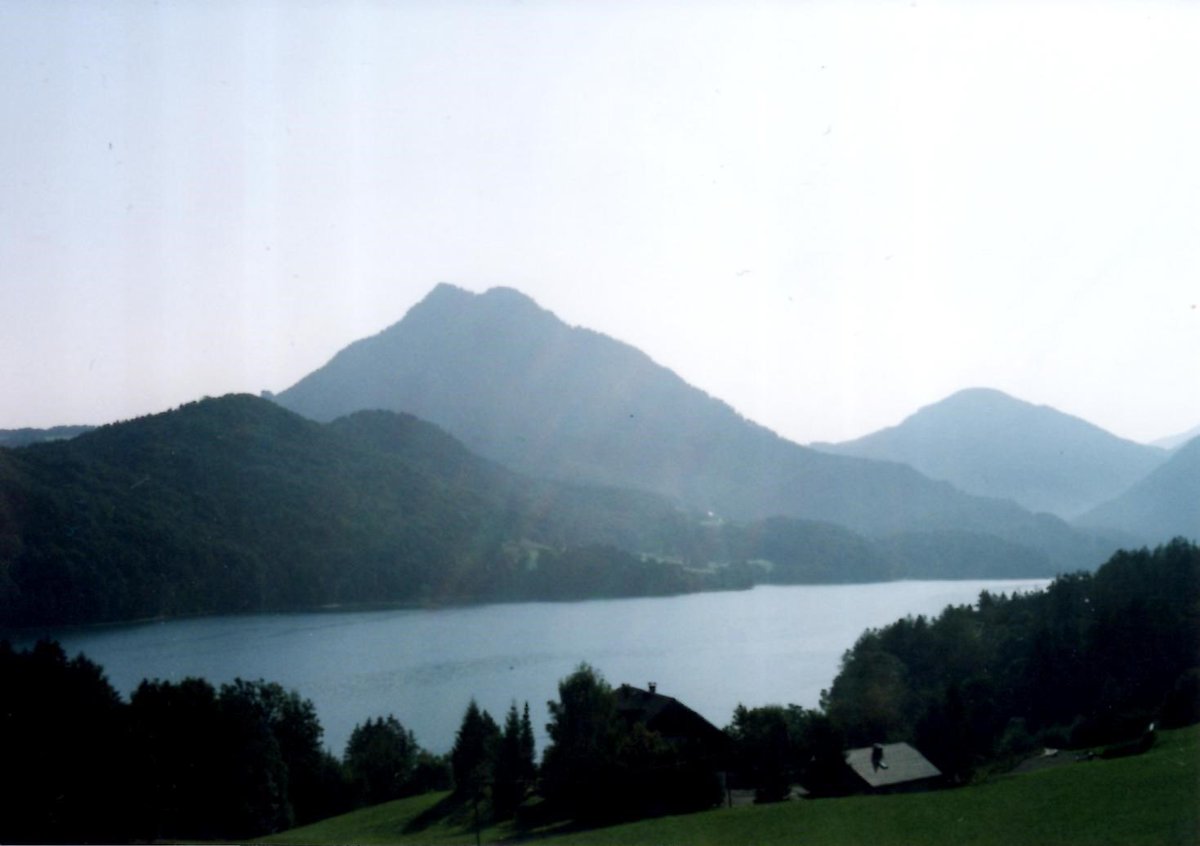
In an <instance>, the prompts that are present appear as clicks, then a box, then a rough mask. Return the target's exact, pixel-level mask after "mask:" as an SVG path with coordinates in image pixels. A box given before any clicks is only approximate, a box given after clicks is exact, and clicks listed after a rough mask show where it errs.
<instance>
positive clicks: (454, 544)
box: [0, 396, 1056, 629]
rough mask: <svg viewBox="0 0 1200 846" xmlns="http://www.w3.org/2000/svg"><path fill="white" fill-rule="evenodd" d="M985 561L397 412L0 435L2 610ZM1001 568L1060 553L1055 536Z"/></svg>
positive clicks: (1037, 564) (588, 590) (45, 620)
mask: <svg viewBox="0 0 1200 846" xmlns="http://www.w3.org/2000/svg"><path fill="white" fill-rule="evenodd" d="M935 534H936V533H935ZM930 543H933V544H936V537H934V538H932V540H931V541H930ZM983 545H984V548H985V550H986V549H988V548H994V547H995V542H994V539H992V542H991V543H988V542H986V541H985V542H984V544H983ZM979 560H980V559H979V550H978V549H976V550H972V551H971V553H970V554H969V555H965V556H964V555H962V554H960V553H959V552H956V551H954V550H951V552H950V554H949V555H947V554H945V553H935V554H934V555H932V556H931V555H928V554H924V553H923V554H922V555H921V556H919V557H914V556H908V557H898V556H895V555H893V554H892V553H891V551H890V549H889V548H887V547H885V546H883V545H881V544H880V543H879V542H877V541H874V540H872V539H870V538H866V537H863V536H861V535H859V534H856V533H854V532H852V531H850V530H848V529H845V528H842V527H838V526H832V525H830V524H828V523H820V522H816V521H806V520H796V519H792V518H773V519H771V520H766V521H760V522H755V523H749V524H744V525H743V524H737V523H732V522H728V521H717V520H712V519H709V518H707V517H706V516H702V515H698V514H695V513H689V512H687V511H684V510H681V509H680V508H678V507H676V506H675V505H674V504H672V503H671V502H670V501H668V500H666V499H664V498H663V497H661V496H658V495H655V494H651V493H647V492H644V491H632V490H624V489H619V488H612V487H596V486H586V485H581V484H577V483H568V482H555V481H549V480H538V479H532V478H529V477H526V476H522V475H520V474H517V473H515V472H514V471H511V470H508V469H507V468H504V467H502V466H500V465H498V464H496V463H494V462H491V461H488V460H486V459H484V458H481V457H479V456H477V455H474V454H473V453H471V452H469V451H468V450H467V449H466V448H465V447H464V446H463V445H462V443H460V442H459V441H457V440H456V439H454V438H453V437H451V436H450V435H448V434H447V433H446V432H444V431H442V430H440V429H438V428H437V427H435V426H433V425H432V424H430V423H427V422H425V421H423V420H419V419H417V418H415V417H413V416H411V415H404V414H395V413H392V412H385V411H364V412H356V413H355V414H352V415H349V416H347V417H344V418H340V419H338V420H335V421H333V422H332V423H330V424H318V423H315V422H313V421H309V420H306V419H304V418H302V417H300V416H299V415H296V414H294V413H292V412H289V411H286V410H284V409H281V408H279V407H278V406H276V405H274V404H272V403H269V402H267V401H265V400H262V399H259V398H256V397H249V396H228V397H222V398H220V399H215V400H203V401H201V402H197V403H191V404H189V405H186V406H183V407H181V408H179V409H176V410H175V411H171V412H166V413H164V414H158V415H153V416H149V417H144V418H141V419H138V420H131V421H128V422H125V423H118V424H114V425H111V426H105V427H102V428H100V429H98V430H95V431H93V432H91V433H88V434H85V435H81V436H80V437H78V438H76V439H74V440H71V441H63V442H56V443H44V444H38V445H33V446H29V447H25V448H22V449H2V448H0V629H3V628H6V627H9V626H24V625H61V624H67V623H84V622H101V621H116V620H127V619H134V618H141V617H157V616H177V615H181V614H206V613H229V612H251V611H263V610H285V609H296V608H309V607H313V606H318V605H328V604H338V603H373V602H430V601H433V602H441V601H472V600H474V601H479V600H487V601H496V600H505V599H581V598H592V597H600V596H637V595H659V594H665V593H677V592H681V591H691V590H702V589H719V588H730V587H749V586H751V585H752V584H754V583H756V582H771V583H785V584H790V583H829V582H855V581H880V580H886V579H889V578H896V577H919V576H920V575H921V574H923V573H927V572H935V571H936V572H942V573H944V574H946V575H949V576H951V577H954V576H955V575H958V576H971V575H975V574H976V573H977V572H978V571H979ZM1004 566H1005V569H1004V570H1003V572H1004V573H1008V572H1013V573H1015V575H1019V576H1048V575H1053V574H1054V572H1056V570H1055V569H1054V567H1053V566H1052V565H1051V563H1050V561H1049V560H1048V559H1047V557H1046V556H1040V557H1039V556H1036V555H1035V556H1029V555H1014V556H1006V559H1005V564H1004ZM931 568H932V569H931Z"/></svg>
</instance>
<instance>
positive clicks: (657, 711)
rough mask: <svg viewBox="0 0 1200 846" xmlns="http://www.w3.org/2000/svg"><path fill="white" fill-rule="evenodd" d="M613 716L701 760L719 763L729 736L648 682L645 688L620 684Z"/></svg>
mask: <svg viewBox="0 0 1200 846" xmlns="http://www.w3.org/2000/svg"><path fill="white" fill-rule="evenodd" d="M616 694H617V713H618V714H619V715H620V716H621V717H622V718H623V719H624V720H626V721H627V722H628V723H630V724H633V723H641V724H642V725H644V726H645V727H646V728H647V729H649V730H650V731H653V732H657V733H658V734H660V735H662V737H663V739H664V740H666V741H667V742H668V743H670V744H671V745H672V746H676V747H687V748H689V749H691V750H694V752H696V753H697V754H699V755H700V756H702V757H704V758H708V759H710V760H713V761H714V762H723V761H724V760H725V759H726V757H727V754H728V752H729V737H728V736H727V735H726V734H725V732H723V731H721V730H720V729H719V728H717V727H716V726H714V725H713V724H712V723H710V722H709V721H708V720H706V719H704V717H702V716H700V715H699V714H697V713H696V712H695V711H693V710H692V709H691V708H689V707H687V706H686V705H684V704H683V703H682V702H680V701H679V700H678V699H675V698H673V697H670V696H664V695H663V694H661V693H659V692H658V686H657V685H656V684H655V683H654V682H651V683H650V685H649V689H647V690H642V689H641V688H637V687H633V686H632V685H628V684H623V685H621V686H620V687H618V688H617V690H616Z"/></svg>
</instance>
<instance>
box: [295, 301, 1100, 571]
mask: <svg viewBox="0 0 1200 846" xmlns="http://www.w3.org/2000/svg"><path fill="white" fill-rule="evenodd" d="M275 399H276V401H278V402H279V403H281V404H282V405H284V406H285V407H287V408H291V409H293V410H295V411H298V412H299V413H301V414H304V415H306V416H308V417H311V418H313V419H316V420H332V419H334V418H336V417H338V416H341V415H344V414H347V413H350V412H352V411H355V410H358V409H371V408H382V409H391V410H396V411H406V412H410V413H412V414H415V415H417V416H418V417H421V418H423V419H427V420H430V421H432V422H434V423H435V424H437V425H439V426H442V427H444V428H445V429H446V430H448V431H449V432H451V433H452V434H453V435H455V436H456V437H458V438H460V439H462V440H463V441H464V442H465V443H466V445H467V446H468V447H470V448H471V449H472V450H474V451H476V452H478V453H480V454H482V455H485V456H487V457H489V458H491V459H493V460H495V461H498V462H500V463H502V464H504V465H506V466H509V467H512V468H514V469H516V470H519V471H521V472H524V473H527V474H530V475H534V476H541V477H551V478H556V479H569V480H577V481H582V482H587V483H592V484H595V483H600V484H607V485H614V486H619V487H635V488H641V489H644V490H648V491H653V492H655V493H659V494H663V495H666V496H669V497H672V498H674V499H676V500H677V501H679V502H681V503H684V504H686V505H688V506H690V507H695V508H699V509H702V510H712V511H714V512H717V513H718V514H720V515H723V516H725V517H730V518H733V519H739V520H755V519H761V518H765V517H769V516H773V515H786V516H791V517H797V518H804V519H811V520H820V521H827V522H832V523H837V524H840V525H843V526H847V527H850V528H853V529H855V530H858V531H867V532H875V533H886V532H891V531H906V530H919V531H939V530H945V529H955V530H963V531H972V532H979V533H983V534H988V533H990V534H996V535H999V536H1002V537H1005V538H1007V539H1009V540H1011V541H1014V542H1018V543H1022V544H1025V545H1031V546H1037V547H1038V548H1041V549H1043V550H1053V554H1054V555H1055V556H1064V557H1063V558H1062V559H1060V560H1062V564H1063V567H1064V568H1067V569H1072V568H1075V567H1080V566H1094V565H1095V564H1097V563H1099V561H1102V560H1103V558H1104V557H1105V555H1106V553H1107V552H1108V551H1110V550H1098V549H1096V548H1088V549H1086V551H1081V550H1084V548H1085V547H1088V542H1087V541H1086V539H1083V538H1081V537H1080V536H1078V535H1076V534H1074V533H1073V532H1072V531H1071V530H1070V529H1069V528H1068V527H1067V526H1066V525H1065V524H1062V523H1061V522H1055V521H1046V520H1041V519H1035V518H1034V517H1033V516H1032V515H1030V514H1029V513H1027V512H1025V511H1023V510H1022V509H1020V508H1018V507H1016V506H1014V505H1011V504H1006V503H1002V502H999V501H994V500H988V499H983V498H979V497H972V496H968V495H966V494H963V493H962V492H961V491H959V490H956V489H955V488H954V487H952V486H951V485H949V484H946V483H942V482H935V481H932V480H930V479H928V478H926V477H924V476H922V475H921V474H919V473H917V472H916V471H914V470H913V469H911V468H910V467H907V466H903V465H900V464H895V463H884V462H878V461H868V460H862V459H857V458H851V457H845V456H838V455H830V454H826V453H822V452H818V451H816V450H812V449H808V448H805V447H801V446H799V445H797V444H794V443H792V442H789V441H786V440H784V439H782V438H780V437H778V436H777V435H775V434H773V433H772V432H770V431H768V430H767V429H765V428H763V427H761V426H759V425H757V424H755V423H752V422H751V421H748V420H746V419H744V418H742V417H741V416H739V415H738V414H737V413H736V412H735V411H734V410H733V409H732V408H730V407H729V406H728V405H726V404H725V403H723V402H721V401H719V400H717V399H714V398H712V397H710V396H708V395H707V394H705V393H704V392H702V391H700V390H698V389H696V388H694V387H692V386H690V385H688V384H687V383H686V382H684V381H683V380H682V379H680V378H679V377H678V376H677V375H676V374H675V373H673V372H671V371H670V370H668V369H666V368H664V367H661V366H660V365H657V364H655V363H654V362H653V361H652V360H651V359H650V358H649V357H648V356H646V355H645V354H644V353H642V352H640V351H638V350H636V349H634V348H633V347H630V346H628V345H626V344H623V343H620V342H618V341H615V340H613V339H611V338H608V337H606V336H604V335H601V334H598V333H596V332H592V331H589V330H586V329H580V328H572V327H570V326H568V325H566V324H564V323H563V322H562V321H560V320H559V319H558V318H557V317H555V316H554V315H553V314H551V313H550V312H548V311H545V310H543V309H541V308H540V307H539V306H538V305H537V304H536V303H534V302H533V301H532V300H530V299H529V298H528V297H525V296H524V295H522V294H520V293H519V292H517V291H514V290H511V289H505V288H497V289H493V290H490V291H488V292H487V293H485V294H480V295H475V294H471V293H469V292H467V291H463V290H460V289H458V288H455V287H452V286H449V285H439V286H438V287H437V288H436V289H435V290H434V291H433V292H432V293H431V294H430V295H429V296H428V297H426V298H425V300H423V301H422V302H420V303H418V304H417V305H416V306H414V307H413V308H412V309H411V310H410V311H409V313H408V314H407V315H406V316H405V317H404V319H403V320H401V321H400V322H399V323H397V324H395V325H393V326H392V327H390V328H388V329H386V330H384V331H383V332H381V333H380V334H378V335H376V336H374V337H371V338H367V339H364V340H361V341H358V342H356V343H354V344H351V345H350V346H349V347H347V348H346V349H344V350H342V351H341V352H340V353H338V354H337V355H336V356H335V357H334V358H333V359H332V360H331V361H330V362H329V363H328V364H326V365H325V366H324V367H322V368H320V369H319V370H317V371H315V372H314V373H312V374H310V375H308V376H306V377H305V378H304V379H302V380H301V381H300V382H298V383H297V384H296V385H294V386H292V387H291V388H289V389H287V390H286V391H283V392H282V393H280V394H279V395H278V396H277V397H276V398H275Z"/></svg>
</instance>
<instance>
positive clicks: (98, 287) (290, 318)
mask: <svg viewBox="0 0 1200 846" xmlns="http://www.w3.org/2000/svg"><path fill="white" fill-rule="evenodd" d="M1198 45H1200V3H1167V2H1157V3H1156V2H1127V3H1125V2H1108V3H1105V2H1085V3H1079V4H1067V3H1053V2H1051V3H1045V2H1029V3H1021V2H993V3H989V2H966V0H964V2H960V3H945V4H943V3H932V2H927V0H917V2H908V1H907V0H905V2H898V3H891V2H885V3H863V2H855V3H823V2H809V3H805V2H787V3H753V2H749V3H748V2H732V0H731V2H712V3H704V2H687V1H686V0H680V1H679V2H654V0H651V1H650V2H629V3H622V2H612V0H605V2H582V0H574V2H568V0H561V2H544V3H542V2H500V1H499V0H495V1H494V2H478V3H455V2H432V0H430V2H399V1H398V0H397V1H396V2H374V3H373V2H358V3H354V2H329V3H321V2H303V0H293V1H292V2H279V3H270V2H254V0H249V2H211V0H205V2H155V3H151V2H115V0H114V1H110V0H104V2H84V1H83V0H80V2H70V0H58V1H57V2H52V3H46V2H42V1H41V0H5V2H3V3H0V125H3V127H4V131H3V132H2V133H0V295H2V311H0V321H2V324H0V325H2V327H3V328H2V332H0V428H13V427H18V426H49V425H53V424H60V423H102V422H108V421H112V420H115V419H124V418H128V417H132V416H136V415H139V414H145V413H149V412H156V411H161V410H164V409H166V408H169V407H172V406H175V405H178V404H179V403H181V402H185V401H189V400H192V399H195V398H198V397H200V396H202V395H205V394H210V395H218V394H223V393H227V392H230V391H251V392H258V391H259V390H262V389H270V390H276V391H278V390H281V389H283V388H286V387H288V386H289V385H291V384H292V383H293V382H295V381H296V380H297V379H299V378H300V377H302V376H303V375H305V374H306V373H308V372H310V371H312V370H314V369H315V368H317V367H319V366H320V365H322V364H323V363H325V362H326V361H327V360H328V359H329V358H330V357H331V356H332V355H333V354H334V353H335V352H336V351H337V350H338V349H340V348H342V347H344V346H345V345H347V344H348V343H350V342H351V341H354V340H356V339H358V338H360V337H363V336H366V335H369V334H374V333H375V332H378V331H379V330H381V329H383V328H384V327H386V326H388V325H390V324H392V323H394V322H395V321H397V320H399V319H400V318H401V317H402V316H403V314H404V313H405V311H407V309H408V308H409V307H410V306H412V305H413V304H414V303H416V302H417V301H418V300H420V299H421V298H422V297H423V296H424V295H425V294H426V293H427V292H428V291H429V290H430V289H431V288H432V287H433V286H434V285H435V284H436V283H437V282H439V281H446V282H451V283H454V284H457V285H460V286H462V287H465V288H468V289H470V290H474V291H483V290H485V289H487V288H489V287H493V286H496V285H509V286H513V287H516V288H519V289H520V290H522V291H524V292H526V293H528V294H529V295H531V296H532V297H534V298H535V299H536V300H538V301H539V302H540V303H541V304H542V305H543V306H545V307H546V308H549V309H551V310H552V311H554V312H555V313H556V314H558V315H559V316H560V317H561V318H563V319H564V320H566V321H568V322H570V323H573V324H578V325H585V326H588V327H590V328H593V329H597V330H599V331H602V332H605V333H607V334H609V335H612V336H614V337H616V338H618V339H620V340H623V341H626V342H628V343H631V344H633V345H635V346H637V347H640V348H641V349H643V350H645V351H646V352H647V353H649V354H650V355H651V356H652V357H653V358H654V359H655V360H656V361H658V362H659V363H661V364H664V365H666V366H668V367H670V368H672V369H673V370H675V371H676V372H677V373H679V374H680V375H681V376H682V377H684V378H685V379H687V380H688V381H690V382H691V383H693V384H694V385H697V386H698V387H701V388H703V389H704V390H706V391H708V392H709V393H710V394H713V395H715V396H718V397H721V398H722V399H724V400H726V401H728V402H729V403H730V404H732V405H733V406H734V407H735V408H737V409H738V410H739V411H740V412H742V413H743V414H745V415H746V416H748V417H751V418H753V419H755V420H757V421H759V422H761V423H763V424H765V425H767V426H769V427H771V428H773V429H775V430H776V431H778V432H779V433H781V434H783V435H785V436H787V437H791V438H793V439H795V440H798V441H801V442H809V441H812V440H842V439H846V438H851V437H856V436H858V435H862V434H865V433H867V432H869V431H873V430H875V429H878V428H881V427H883V426H886V425H891V424H894V423H896V422H898V421H899V420H900V419H902V418H903V417H904V416H906V415H908V414H910V413H911V412H913V411H914V410H916V409H917V408H918V407H920V406H922V405H926V404H928V403H931V402H934V401H936V400H939V399H941V398H942V397H944V396H946V395H947V394H949V393H951V392H953V391H955V390H957V389H959V388H962V387H967V386H973V385H986V386H991V387H995V388H999V389H1001V390H1004V391H1007V392H1009V393H1011V394H1014V395H1016V396H1018V397H1021V398H1023V399H1027V400H1030V401H1033V402H1038V403H1047V404H1050V405H1053V406H1055V407H1056V408H1059V409H1061V410H1063V411H1067V412H1070V413H1073V414H1077V415H1079V416H1081V417H1084V418H1086V419H1088V420H1091V421H1093V422H1095V423H1097V424H1099V425H1101V426H1104V427H1105V428H1107V429H1109V430H1110V431H1112V432H1114V433H1116V434H1119V435H1122V436H1125V437H1130V438H1134V439H1141V440H1149V439H1154V438H1157V437H1161V436H1164V435H1170V434H1174V433H1176V432H1178V431H1182V430H1184V429H1188V428H1191V427H1192V426H1195V425H1197V424H1198V423H1200V152H1198V151H1200V48H1198Z"/></svg>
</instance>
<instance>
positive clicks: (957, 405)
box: [814, 388, 1167, 519]
mask: <svg viewBox="0 0 1200 846" xmlns="http://www.w3.org/2000/svg"><path fill="white" fill-rule="evenodd" d="M814 446H817V447H818V448H820V449H822V450H825V451H827V452H832V453H836V454H838V455H855V456H859V457H861V458H876V459H881V460H884V461H899V462H902V463H904V464H908V465H910V466H911V467H914V468H916V469H917V470H919V471H921V472H922V473H924V474H925V475H927V476H929V477H930V478H933V479H944V480H945V481H947V482H950V483H951V484H953V485H954V486H955V487H957V488H960V489H961V490H964V491H967V492H969V493H974V494H978V495H980V496H991V497H999V498H1001V499H1011V500H1013V501H1015V502H1017V503H1019V504H1020V505H1022V506H1024V507H1025V508H1028V509H1029V510H1031V511H1046V512H1049V513H1051V514H1056V515H1058V516H1059V517H1062V518H1064V519H1071V518H1074V517H1077V516H1079V515H1080V514H1082V513H1083V512H1085V511H1087V510H1089V509H1091V508H1094V507H1095V506H1097V505H1099V504H1100V503H1102V502H1105V501H1107V500H1109V499H1112V498H1113V497H1116V496H1118V495H1119V494H1121V493H1123V492H1124V491H1125V490H1126V489H1128V488H1129V486H1130V485H1132V484H1134V483H1135V482H1137V481H1139V480H1141V479H1142V478H1144V477H1145V476H1146V474H1148V473H1149V472H1150V471H1151V470H1153V469H1154V468H1155V467H1157V466H1158V465H1159V464H1161V463H1162V462H1163V461H1164V460H1165V459H1166V457H1167V454H1166V452H1165V451H1164V450H1162V449H1159V448H1157V447H1152V446H1145V445H1143V444H1138V443H1134V442H1133V441H1127V440H1123V439H1121V438H1118V437H1116V436H1115V435H1111V434H1109V433H1108V432H1106V431H1104V430H1103V429H1101V428H1099V427H1098V426H1093V425H1092V424H1091V423H1088V422H1087V421H1084V420H1081V419H1079V418H1078V417H1072V416H1071V415H1068V414H1063V413H1062V412H1061V411H1056V410H1055V409H1053V408H1050V407H1048V406H1044V405H1042V406H1039V405H1032V404H1031V403H1027V402H1024V401H1022V400H1018V399H1014V398H1013V397H1010V396H1008V395H1007V394H1004V393H1001V392H1000V391H995V390H990V389H986V388H973V389H968V390H964V391H959V392H958V393H956V394H953V395H952V396H950V397H947V398H946V399H944V400H942V401H941V402H938V403H935V404H933V405H930V406H926V407H925V408H922V409H920V410H919V411H917V412H916V413H915V414H913V415H912V416H910V417H908V418H907V419H906V420H904V421H903V422H902V423H900V424H899V425H897V426H893V427H891V428H888V429H883V430H881V431H879V432H875V433H873V434H870V435H867V436H865V437H862V438H858V439H857V440H853V441H846V442H844V443H838V444H816V445H814Z"/></svg>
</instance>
